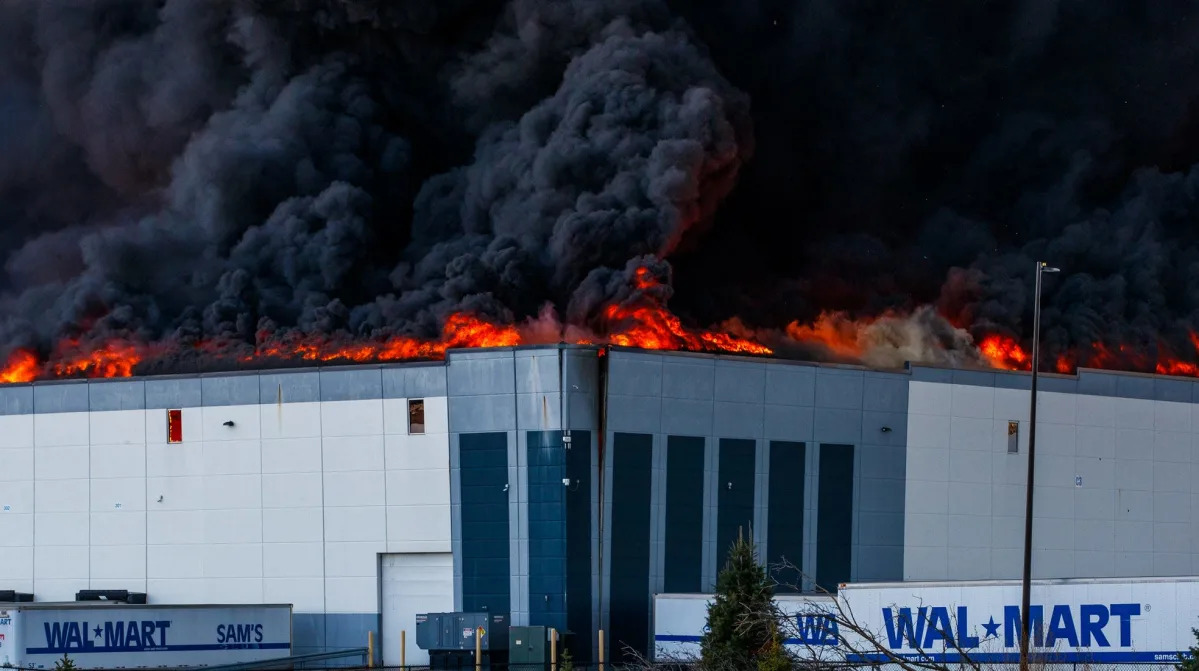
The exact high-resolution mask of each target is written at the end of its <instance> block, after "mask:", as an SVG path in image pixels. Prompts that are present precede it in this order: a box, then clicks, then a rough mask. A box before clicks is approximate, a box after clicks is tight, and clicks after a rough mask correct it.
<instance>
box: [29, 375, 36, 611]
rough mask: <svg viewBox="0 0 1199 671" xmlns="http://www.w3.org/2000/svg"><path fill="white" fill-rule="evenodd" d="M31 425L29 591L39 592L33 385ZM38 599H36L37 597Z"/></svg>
mask: <svg viewBox="0 0 1199 671" xmlns="http://www.w3.org/2000/svg"><path fill="white" fill-rule="evenodd" d="M29 403H30V406H29V407H30V412H29V423H30V427H29V430H30V436H31V437H32V440H31V441H30V442H31V443H32V449H33V501H32V504H33V505H32V508H33V525H32V526H33V535H32V537H31V538H30V541H29V542H30V547H29V563H30V564H32V565H33V566H32V568H31V569H30V573H29V591H31V592H34V593H36V592H37V480H38V478H37V394H35V393H34V388H33V385H30V386H29ZM35 598H36V597H35Z"/></svg>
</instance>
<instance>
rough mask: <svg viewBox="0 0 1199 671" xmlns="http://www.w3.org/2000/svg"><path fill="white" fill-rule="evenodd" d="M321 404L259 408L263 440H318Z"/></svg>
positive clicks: (280, 405) (273, 404) (291, 404)
mask: <svg viewBox="0 0 1199 671" xmlns="http://www.w3.org/2000/svg"><path fill="white" fill-rule="evenodd" d="M321 405H322V404H320V403H272V404H266V405H261V406H259V413H258V416H259V418H260V419H259V421H260V426H261V431H262V437H263V439H275V438H318V437H320V435H321Z"/></svg>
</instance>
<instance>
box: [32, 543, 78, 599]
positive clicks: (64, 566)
mask: <svg viewBox="0 0 1199 671" xmlns="http://www.w3.org/2000/svg"><path fill="white" fill-rule="evenodd" d="M87 557H88V553H87V550H86V549H85V550H80V549H79V548H78V547H77V546H73V545H38V546H37V547H36V548H34V550H33V564H34V566H35V567H36V569H37V570H36V572H35V573H34V578H35V579H36V580H70V579H76V578H80V579H83V580H84V581H85V583H86V580H87V577H88V565H87V563H88V559H87ZM72 597H74V595H72ZM71 600H72V601H73V600H74V598H72V599H71Z"/></svg>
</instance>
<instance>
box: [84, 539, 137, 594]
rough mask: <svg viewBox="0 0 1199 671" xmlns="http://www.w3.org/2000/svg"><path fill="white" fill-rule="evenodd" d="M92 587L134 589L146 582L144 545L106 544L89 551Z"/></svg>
mask: <svg viewBox="0 0 1199 671" xmlns="http://www.w3.org/2000/svg"><path fill="white" fill-rule="evenodd" d="M91 580H92V586H93V589H105V588H108V589H128V590H131V591H136V589H137V588H144V587H145V584H146V546H145V544H138V545H106V546H100V547H93V548H92V551H91Z"/></svg>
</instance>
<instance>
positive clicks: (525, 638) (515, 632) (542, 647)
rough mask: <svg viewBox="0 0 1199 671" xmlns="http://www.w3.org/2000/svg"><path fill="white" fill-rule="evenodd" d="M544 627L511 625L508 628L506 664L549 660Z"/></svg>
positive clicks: (534, 662)
mask: <svg viewBox="0 0 1199 671" xmlns="http://www.w3.org/2000/svg"><path fill="white" fill-rule="evenodd" d="M547 639H548V636H547V630H546V628H545V627H511V628H509V629H508V664H509V665H512V666H514V665H517V664H537V665H542V664H545V663H546V662H548V661H549V650H548V647H549V645H548V643H546V641H547Z"/></svg>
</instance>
